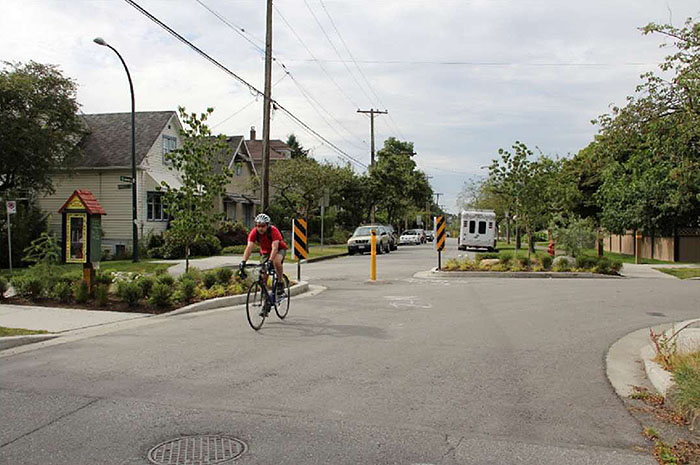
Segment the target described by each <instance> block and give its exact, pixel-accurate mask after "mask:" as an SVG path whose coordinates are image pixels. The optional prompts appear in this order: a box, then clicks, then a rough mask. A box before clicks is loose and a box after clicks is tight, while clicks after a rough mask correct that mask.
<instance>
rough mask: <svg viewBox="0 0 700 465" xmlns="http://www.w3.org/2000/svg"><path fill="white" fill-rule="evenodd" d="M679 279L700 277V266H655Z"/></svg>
mask: <svg viewBox="0 0 700 465" xmlns="http://www.w3.org/2000/svg"><path fill="white" fill-rule="evenodd" d="M654 269H655V270H656V271H661V272H662V273H666V274H670V275H671V276H675V277H676V278H679V279H690V278H700V268H654Z"/></svg>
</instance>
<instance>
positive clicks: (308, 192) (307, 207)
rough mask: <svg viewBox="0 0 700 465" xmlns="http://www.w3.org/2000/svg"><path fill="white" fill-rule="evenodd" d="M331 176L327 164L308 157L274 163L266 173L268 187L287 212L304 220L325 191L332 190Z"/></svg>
mask: <svg viewBox="0 0 700 465" xmlns="http://www.w3.org/2000/svg"><path fill="white" fill-rule="evenodd" d="M335 177H336V176H335V171H334V168H333V166H332V165H330V164H327V163H323V164H322V163H319V162H318V161H316V160H314V159H313V158H310V157H306V158H304V157H302V158H292V159H291V160H286V161H284V162H278V163H275V165H274V166H273V168H272V171H271V172H270V186H272V187H274V189H275V191H276V198H277V200H278V201H279V202H280V203H282V204H283V205H284V206H285V208H286V209H287V211H289V212H290V213H292V214H296V215H300V216H302V217H308V216H309V215H311V214H313V212H314V211H315V209H316V208H317V207H318V206H319V203H320V200H321V198H322V197H323V195H324V192H325V190H326V189H328V190H329V191H330V190H333V189H334V187H335Z"/></svg>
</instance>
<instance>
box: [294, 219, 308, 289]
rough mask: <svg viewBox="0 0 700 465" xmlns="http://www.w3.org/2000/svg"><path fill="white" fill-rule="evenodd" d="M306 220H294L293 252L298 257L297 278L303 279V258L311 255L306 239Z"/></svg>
mask: <svg viewBox="0 0 700 465" xmlns="http://www.w3.org/2000/svg"><path fill="white" fill-rule="evenodd" d="M306 234H307V233H306V220H304V219H302V218H298V219H295V220H292V253H293V256H294V257H295V258H296V259H297V280H298V281H301V260H302V258H306V257H307V256H308V255H309V246H308V242H307V241H306Z"/></svg>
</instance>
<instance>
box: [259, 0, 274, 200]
mask: <svg viewBox="0 0 700 465" xmlns="http://www.w3.org/2000/svg"><path fill="white" fill-rule="evenodd" d="M271 93H272V0H267V34H266V37H265V96H264V98H263V162H262V169H263V173H262V199H261V203H262V209H263V211H266V210H267V207H268V205H269V204H270V100H271V97H272V96H271Z"/></svg>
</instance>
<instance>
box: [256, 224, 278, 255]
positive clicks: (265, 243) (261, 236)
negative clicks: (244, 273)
mask: <svg viewBox="0 0 700 465" xmlns="http://www.w3.org/2000/svg"><path fill="white" fill-rule="evenodd" d="M274 241H280V245H279V249H278V250H287V244H286V243H285V242H284V238H283V237H282V233H281V232H280V230H279V229H277V227H276V226H273V225H269V226H268V227H267V231H265V232H264V233H258V229H257V228H253V229H252V230H251V231H250V234H248V242H258V243H259V244H260V254H261V255H268V254H270V253H271V252H272V243H273V242H274Z"/></svg>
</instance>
